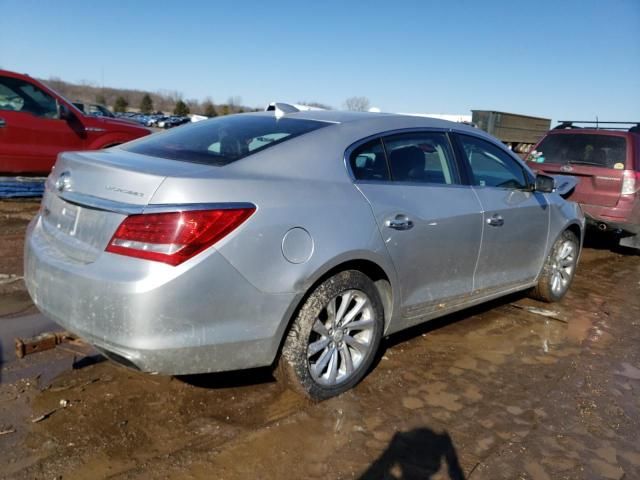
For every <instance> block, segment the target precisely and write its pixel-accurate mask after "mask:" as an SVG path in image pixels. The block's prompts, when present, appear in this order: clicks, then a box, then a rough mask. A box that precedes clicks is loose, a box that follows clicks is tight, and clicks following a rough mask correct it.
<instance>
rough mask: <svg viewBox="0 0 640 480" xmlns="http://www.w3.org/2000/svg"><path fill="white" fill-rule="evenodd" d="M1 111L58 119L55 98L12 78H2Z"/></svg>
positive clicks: (0, 86)
mask: <svg viewBox="0 0 640 480" xmlns="http://www.w3.org/2000/svg"><path fill="white" fill-rule="evenodd" d="M0 110H11V111H14V112H27V113H31V114H33V115H36V116H38V117H45V118H58V104H57V102H56V99H55V98H53V97H52V96H51V95H49V94H48V93H46V92H45V91H43V90H41V89H39V88H38V87H36V86H34V85H32V84H30V83H28V82H25V81H24V80H20V79H17V78H12V77H0Z"/></svg>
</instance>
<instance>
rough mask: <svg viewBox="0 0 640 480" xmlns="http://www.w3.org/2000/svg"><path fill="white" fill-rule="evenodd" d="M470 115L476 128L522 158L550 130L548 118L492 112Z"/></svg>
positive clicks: (476, 111) (479, 111)
mask: <svg viewBox="0 0 640 480" xmlns="http://www.w3.org/2000/svg"><path fill="white" fill-rule="evenodd" d="M471 113H472V115H471V121H472V122H473V123H474V124H475V125H476V126H477V127H478V128H480V129H481V130H484V131H485V132H487V133H489V134H491V135H493V136H494V137H496V138H498V139H500V140H501V141H502V142H503V143H504V144H506V145H507V146H509V147H510V148H511V149H512V150H513V151H514V152H516V153H518V154H520V155H521V156H523V157H524V156H525V155H526V154H527V153H529V151H530V150H531V149H532V148H533V146H534V145H535V144H536V143H538V141H539V140H540V139H541V138H542V137H543V136H544V134H545V133H547V132H548V131H549V129H550V128H551V119H550V118H542V117H532V116H530V115H520V114H517V113H507V112H496V111H493V110H471Z"/></svg>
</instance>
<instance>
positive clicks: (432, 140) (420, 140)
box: [384, 132, 459, 185]
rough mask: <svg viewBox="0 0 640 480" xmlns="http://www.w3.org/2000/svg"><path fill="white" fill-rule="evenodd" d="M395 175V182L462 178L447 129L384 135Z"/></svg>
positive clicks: (451, 181) (452, 181) (446, 182)
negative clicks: (458, 173)
mask: <svg viewBox="0 0 640 480" xmlns="http://www.w3.org/2000/svg"><path fill="white" fill-rule="evenodd" d="M384 145H385V148H386V151H387V156H388V158H389V167H390V169H391V178H392V179H393V181H395V182H416V183H435V184H443V185H451V184H455V183H459V182H458V175H457V171H456V169H455V164H454V160H453V154H452V152H451V146H450V144H449V140H448V138H447V135H446V134H445V133H441V132H416V133H405V134H400V135H393V136H390V137H387V138H385V139H384Z"/></svg>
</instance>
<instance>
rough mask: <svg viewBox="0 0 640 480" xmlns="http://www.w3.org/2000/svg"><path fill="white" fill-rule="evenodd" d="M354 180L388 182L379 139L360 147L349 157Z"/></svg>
mask: <svg viewBox="0 0 640 480" xmlns="http://www.w3.org/2000/svg"><path fill="white" fill-rule="evenodd" d="M349 162H350V163H351V171H352V172H353V176H354V177H355V178H356V180H389V169H388V168H387V159H386V157H385V153H384V147H383V146H382V141H381V140H380V139H379V138H376V139H375V140H372V141H370V142H367V143H365V144H364V145H360V146H359V147H358V148H356V149H355V150H354V151H353V152H352V153H351V156H350V157H349Z"/></svg>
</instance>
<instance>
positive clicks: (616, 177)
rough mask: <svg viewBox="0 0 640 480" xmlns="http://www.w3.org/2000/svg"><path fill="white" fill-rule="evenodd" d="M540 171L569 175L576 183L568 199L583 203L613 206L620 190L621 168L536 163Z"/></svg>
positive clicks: (618, 197) (536, 167)
mask: <svg viewBox="0 0 640 480" xmlns="http://www.w3.org/2000/svg"><path fill="white" fill-rule="evenodd" d="M535 169H536V170H537V171H539V172H541V173H546V174H551V175H555V174H559V175H571V176H573V177H575V178H576V180H578V184H577V185H576V188H575V190H574V192H573V193H572V194H571V195H570V196H569V199H570V200H572V201H574V202H578V203H582V204H585V205H601V206H603V207H615V206H616V205H617V203H618V200H619V199H620V192H621V190H622V179H623V171H622V170H613V169H608V168H600V167H592V166H589V165H554V164H547V165H544V166H542V167H541V166H540V165H536V166H535Z"/></svg>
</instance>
